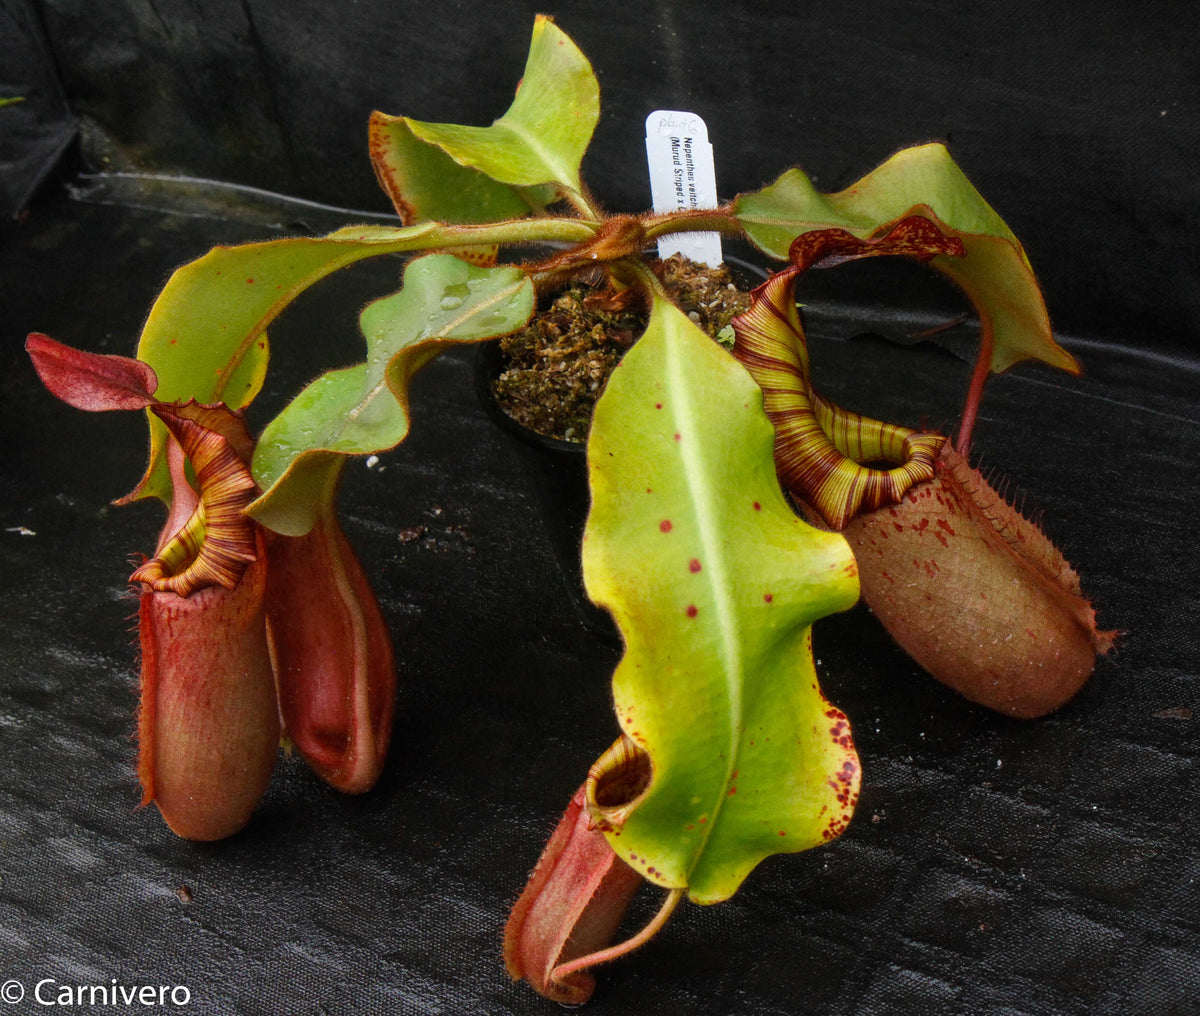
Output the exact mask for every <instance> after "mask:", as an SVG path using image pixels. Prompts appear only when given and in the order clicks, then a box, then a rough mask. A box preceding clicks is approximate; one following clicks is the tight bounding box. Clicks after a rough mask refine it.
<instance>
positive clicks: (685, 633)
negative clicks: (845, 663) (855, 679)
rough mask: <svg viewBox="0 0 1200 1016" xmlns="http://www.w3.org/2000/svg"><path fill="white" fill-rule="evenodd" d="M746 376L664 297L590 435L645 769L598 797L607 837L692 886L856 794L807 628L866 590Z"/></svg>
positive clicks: (595, 529) (627, 708) (617, 687)
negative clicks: (791, 465) (612, 799)
mask: <svg viewBox="0 0 1200 1016" xmlns="http://www.w3.org/2000/svg"><path fill="white" fill-rule="evenodd" d="M773 442H774V436H773V432H772V427H771V425H770V423H769V422H768V420H767V418H766V416H765V414H764V413H763V409H762V395H761V393H760V391H759V389H758V386H757V385H756V384H755V383H754V381H753V380H752V379H751V377H750V375H749V374H747V373H746V372H745V370H744V369H743V368H742V367H741V366H739V365H738V364H737V363H736V362H735V361H734V360H733V359H732V358H731V357H730V356H729V355H728V354H727V353H725V352H723V351H722V350H721V349H720V348H719V347H718V346H717V345H716V344H715V343H713V342H712V340H710V339H708V338H707V337H706V336H705V335H704V334H703V333H702V332H701V331H700V330H699V329H698V328H697V327H696V326H695V325H694V324H692V323H691V322H690V321H689V320H688V319H687V318H686V317H685V316H684V315H683V313H682V312H681V311H679V310H678V309H677V308H675V307H673V306H671V305H670V304H669V303H667V302H665V301H664V300H660V299H656V300H655V303H654V308H653V313H652V315H651V318H650V323H649V326H648V327H647V329H646V332H645V334H644V336H643V337H642V338H641V339H640V340H639V341H638V342H637V344H636V345H635V346H634V347H633V349H632V350H631V351H630V352H629V353H628V354H627V355H626V357H625V359H624V360H623V361H622V363H621V365H620V366H619V367H617V369H616V371H615V372H614V373H613V375H612V378H611V380H610V381H609V384H608V387H607V389H606V391H605V393H604V395H603V396H602V398H601V400H600V402H599V403H598V405H597V407H596V413H595V417H594V420H593V423H592V430H591V436H590V440H589V444H588V461H589V465H590V472H591V485H592V497H593V501H592V510H591V514H590V515H589V518H588V523H587V529H586V533H585V536H584V554H583V562H584V576H585V580H586V583H587V589H588V593H589V595H590V596H591V597H592V599H594V600H595V601H596V602H597V603H600V604H602V605H603V606H605V607H607V608H608V609H609V610H610V611H611V612H612V614H613V617H614V618H615V620H616V622H617V625H618V627H619V628H620V630H621V633H622V635H623V636H624V638H625V645H626V651H625V656H624V658H623V659H622V661H621V663H620V665H619V666H618V668H617V670H616V673H615V674H614V676H613V692H614V697H615V701H616V710H617V716H618V719H619V721H620V724H621V728H622V730H623V731H624V732H625V733H626V734H627V735H628V736H629V737H630V738H631V739H632V740H633V741H634V743H635V744H636V745H638V746H639V747H640V748H641V749H642V750H644V751H645V752H647V753H648V754H649V757H650V763H651V767H652V779H651V782H650V785H649V787H648V789H646V790H645V791H644V793H642V794H641V795H640V796H639V797H638V798H636V799H635V801H634V802H633V803H632V805H625V806H624V807H622V808H620V809H618V810H619V814H617V813H616V812H610V811H608V810H606V811H604V812H603V814H604V817H605V818H607V819H608V820H609V821H610V822H612V824H613V825H614V826H618V828H616V829H615V830H614V831H613V832H611V833H610V834H609V842H610V843H611V844H612V847H613V849H614V850H615V851H616V852H617V853H618V854H619V855H620V856H621V857H622V858H623V859H624V860H626V861H627V862H628V863H629V864H631V865H633V866H634V867H635V868H636V869H637V870H638V871H640V872H642V873H643V874H645V875H646V876H647V877H648V878H650V879H651V880H652V881H655V882H658V883H659V884H661V885H664V886H667V887H670V888H682V887H685V886H686V887H687V888H688V890H689V895H690V896H691V898H692V899H694V900H696V901H698V902H706V903H707V902H716V901H718V900H722V899H725V898H727V897H728V896H730V895H731V894H732V893H733V892H734V891H735V890H736V889H737V887H738V885H739V884H740V883H741V881H742V879H743V878H745V876H746V875H747V874H748V873H749V871H750V870H751V868H753V867H754V865H755V864H757V863H758V862H759V861H760V860H762V859H763V858H764V857H766V856H768V855H769V854H773V853H778V852H794V851H798V850H803V849H806V848H808V847H811V846H814V845H816V844H818V843H821V842H823V841H825V840H827V839H829V838H832V837H833V836H835V835H837V833H839V832H840V831H841V830H842V829H843V828H844V826H845V824H846V822H847V821H848V820H849V816H850V813H851V811H852V810H853V806H854V802H855V800H856V798H857V787H858V760H857V756H856V755H855V753H854V748H853V745H852V743H851V741H850V737H849V725H848V723H847V722H846V719H845V717H844V716H843V715H842V714H841V713H840V712H838V711H837V710H836V709H833V708H832V707H831V706H830V705H829V703H828V702H827V701H826V700H825V699H824V697H823V696H822V695H821V692H820V689H819V688H818V685H817V679H816V674H815V671H814V667H813V660H812V649H811V640H810V626H811V624H812V623H813V622H814V621H815V620H817V619H818V618H820V617H824V616H825V615H827V614H830V613H833V612H835V611H840V610H846V609H848V608H849V607H850V606H852V605H853V604H854V602H855V600H856V599H857V597H858V580H857V569H856V567H855V563H854V557H853V555H852V554H851V552H850V549H849V547H848V545H847V544H846V542H845V541H844V540H843V539H842V538H841V537H840V536H838V535H837V534H835V533H826V532H821V531H818V530H816V529H813V528H812V527H810V526H809V525H807V524H806V523H805V522H804V521H802V520H801V519H800V518H798V517H797V516H796V515H795V513H794V512H793V511H792V510H791V508H789V506H788V505H787V503H786V502H785V501H784V498H783V495H782V494H781V492H780V489H779V483H778V481H777V480H776V478H775V460H774V456H773V453H772V446H773Z"/></svg>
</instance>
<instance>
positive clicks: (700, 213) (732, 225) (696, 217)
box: [643, 205, 745, 240]
mask: <svg viewBox="0 0 1200 1016" xmlns="http://www.w3.org/2000/svg"><path fill="white" fill-rule="evenodd" d="M643 226H644V228H645V230H646V238H647V239H648V240H655V239H657V238H658V237H660V236H664V235H666V234H668V233H698V232H706V231H712V230H715V231H716V232H718V233H735V234H738V235H743V234H744V233H745V230H743V229H742V224H741V223H740V222H738V219H737V216H736V215H734V214H733V206H732V205H722V206H721V207H720V208H692V209H688V210H686V211H679V212H660V213H659V214H658V215H649V216H647V217H646V218H645V219H643Z"/></svg>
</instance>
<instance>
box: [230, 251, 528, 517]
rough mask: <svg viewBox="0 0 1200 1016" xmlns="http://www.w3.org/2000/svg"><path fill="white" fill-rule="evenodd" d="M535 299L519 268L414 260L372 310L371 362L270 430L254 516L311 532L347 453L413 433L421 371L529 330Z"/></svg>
mask: <svg viewBox="0 0 1200 1016" xmlns="http://www.w3.org/2000/svg"><path fill="white" fill-rule="evenodd" d="M534 302H535V295H534V289H533V284H532V283H531V282H530V281H529V279H528V278H527V277H526V276H525V275H524V273H522V272H521V270H520V269H518V268H514V267H508V266H506V267H499V268H478V267H475V266H474V265H469V264H467V263H465V262H464V261H461V260H460V259H458V258H457V257H454V256H452V255H449V254H431V255H429V256H427V257H422V258H417V259H416V260H414V261H412V262H410V263H409V265H408V266H407V268H406V269H405V271H404V287H403V288H402V289H401V290H400V291H399V292H398V293H395V294H393V295H391V296H387V297H384V298H383V299H380V300H376V301H375V302H374V303H372V304H369V305H368V306H367V308H366V309H365V310H364V311H363V312H362V317H361V319H360V324H361V326H362V332H363V335H364V336H365V337H366V340H367V360H366V362H365V363H360V364H357V365H355V366H353V367H346V368H344V369H342V370H334V371H330V372H329V373H327V374H324V375H322V376H321V377H319V378H317V380H316V381H314V382H313V383H312V384H310V385H309V386H308V387H307V388H305V389H304V391H302V392H301V393H300V394H299V395H298V396H297V397H296V398H295V400H293V401H292V403H291V404H290V405H288V406H287V408H286V409H284V411H283V412H282V413H280V414H279V416H277V417H276V418H275V419H274V420H272V421H271V422H270V423H269V424H268V425H267V427H266V429H265V430H264V431H263V433H262V436H261V437H260V438H259V442H258V447H257V448H256V450H255V453H254V462H253V465H252V468H253V472H254V478H255V480H257V481H258V484H259V486H260V487H262V488H263V489H264V491H265V493H264V494H263V495H262V496H261V497H260V498H259V499H258V500H257V501H256V502H255V503H254V504H253V505H252V506H251V507H250V514H251V515H253V516H254V517H255V518H257V519H258V520H259V521H260V522H262V523H263V524H264V525H267V526H269V527H270V528H272V529H275V530H276V531H278V532H281V533H284V534H286V535H289V536H298V535H301V534H303V533H305V532H307V531H308V529H310V528H311V526H312V524H313V522H314V521H315V519H316V516H315V511H316V506H317V502H316V501H315V500H314V498H313V492H314V491H315V490H319V489H322V488H323V487H324V486H325V485H327V484H328V483H329V482H330V479H331V477H333V476H336V470H338V469H340V466H341V462H342V460H343V459H344V457H345V456H347V455H366V454H370V453H372V452H379V451H384V450H385V449H388V448H392V447H394V446H395V445H397V444H399V443H400V442H401V441H403V440H404V438H405V436H406V435H407V434H408V428H409V406H408V385H409V382H410V381H411V380H412V377H413V375H414V374H415V373H416V372H417V371H418V370H419V369H420V368H421V367H423V366H424V365H425V364H426V363H428V362H429V361H430V360H431V359H433V358H434V357H435V356H436V355H437V354H438V353H440V352H441V351H442V350H444V349H446V348H447V347H449V346H451V345H454V344H456V343H464V342H478V341H480V340H482V339H488V338H492V337H494V336H497V335H504V334H506V333H507V332H511V331H514V330H515V329H517V328H520V327H521V325H523V324H524V323H525V322H526V321H528V320H529V318H530V316H531V315H532V314H533V310H534Z"/></svg>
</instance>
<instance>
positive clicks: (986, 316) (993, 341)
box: [734, 144, 1079, 373]
mask: <svg viewBox="0 0 1200 1016" xmlns="http://www.w3.org/2000/svg"><path fill="white" fill-rule="evenodd" d="M734 212H735V214H736V216H737V218H738V221H739V222H741V224H742V226H743V228H744V229H745V230H746V233H747V235H748V236H749V237H750V239H751V240H752V241H753V242H754V243H755V244H756V245H758V246H759V247H760V248H761V249H762V250H764V251H766V252H767V253H768V254H772V255H774V256H775V257H781V258H786V257H787V256H788V248H789V247H790V246H791V243H792V241H793V240H794V239H795V238H796V237H797V236H799V235H800V234H801V233H806V232H809V231H811V230H821V229H830V228H835V227H836V228H841V229H845V230H848V231H849V232H851V233H853V234H854V235H855V236H858V237H860V238H864V239H865V238H867V237H870V236H874V235H877V234H880V233H883V232H886V231H887V230H888V229H890V228H891V227H892V226H893V225H894V224H895V223H896V222H898V221H899V220H901V219H904V218H907V217H908V216H910V215H923V216H925V217H927V218H930V219H932V220H933V221H934V222H935V223H937V225H938V227H939V228H940V229H941V230H942V231H943V232H944V233H946V234H947V235H949V236H953V237H957V238H958V239H960V240H961V241H962V243H963V246H964V248H965V254H964V256H963V257H961V258H954V257H946V256H938V257H936V258H934V259H933V261H932V262H931V265H932V266H933V267H934V268H935V269H937V270H938V271H939V272H941V273H942V274H944V275H946V276H947V277H949V278H950V279H951V280H953V281H954V282H955V283H956V284H957V285H958V286H959V287H961V288H962V289H963V291H964V292H965V293H966V294H967V296H968V297H969V298H970V300H971V302H972V303H973V304H974V305H975V308H976V311H977V312H978V314H979V319H980V326H981V331H982V341H983V350H984V355H985V358H986V360H987V362H988V365H989V367H990V369H991V370H992V371H994V372H998V371H1002V370H1006V369H1007V368H1009V367H1011V366H1012V365H1013V364H1014V363H1017V362H1018V361H1020V360H1025V359H1037V360H1042V361H1044V362H1045V363H1048V364H1050V365H1051V366H1053V367H1059V368H1061V369H1063V370H1066V371H1070V372H1072V373H1078V372H1079V367H1078V364H1076V362H1075V359H1074V357H1072V356H1071V355H1070V354H1069V353H1068V352H1067V351H1066V350H1064V349H1063V348H1062V347H1061V346H1060V345H1059V344H1058V343H1057V342H1055V341H1054V336H1053V334H1052V333H1051V330H1050V319H1049V317H1048V316H1047V314H1046V305H1045V301H1044V300H1043V299H1042V293H1041V290H1040V288H1039V287H1038V284H1037V280H1036V279H1035V278H1034V275H1033V270H1032V269H1031V268H1030V265H1029V259H1028V258H1027V257H1026V256H1025V251H1024V249H1023V248H1022V247H1021V244H1020V242H1019V241H1018V240H1017V238H1016V237H1015V236H1014V235H1013V232H1012V230H1010V229H1009V228H1008V226H1007V225H1005V223H1004V220H1003V219H1001V218H1000V216H999V215H997V214H996V212H995V211H994V210H993V209H992V207H991V206H990V205H989V204H988V203H987V202H986V201H985V200H984V199H983V197H982V196H981V195H980V194H979V192H978V191H977V190H976V189H975V188H974V187H973V186H972V185H971V182H970V181H969V180H968V179H967V178H966V176H965V175H964V174H963V172H962V170H961V169H959V168H958V166H957V165H956V164H955V162H954V160H953V159H952V158H951V157H950V153H949V152H948V151H947V150H946V148H945V146H944V145H940V144H931V145H922V146H919V147H916V148H906V149H904V150H903V151H900V152H898V153H896V154H895V155H894V156H892V157H891V158H890V159H889V160H888V161H887V162H885V163H883V165H881V166H879V167H878V168H877V169H875V170H874V171H873V172H871V173H869V174H867V175H866V176H864V177H863V178H862V179H861V180H859V181H858V182H857V183H855V184H853V185H851V186H850V187H848V188H846V190H844V191H840V192H838V193H836V194H820V193H818V192H817V190H816V189H815V188H814V187H813V185H812V182H811V181H810V180H809V179H808V177H807V176H805V175H804V174H803V173H802V172H801V171H800V170H798V169H790V170H788V171H787V172H786V173H784V174H783V175H782V176H781V177H779V179H778V180H776V181H775V182H774V183H772V184H770V185H769V186H767V187H764V188H763V189H762V190H760V191H757V192H755V193H753V194H743V195H741V196H740V197H739V198H738V199H737V200H736V201H735V202H734Z"/></svg>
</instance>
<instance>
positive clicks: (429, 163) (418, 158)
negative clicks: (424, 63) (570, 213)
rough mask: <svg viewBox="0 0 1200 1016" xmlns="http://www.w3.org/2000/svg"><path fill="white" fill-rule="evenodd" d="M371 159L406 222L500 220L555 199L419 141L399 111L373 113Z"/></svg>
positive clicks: (385, 189) (513, 217) (525, 212)
mask: <svg viewBox="0 0 1200 1016" xmlns="http://www.w3.org/2000/svg"><path fill="white" fill-rule="evenodd" d="M368 134H369V141H370V150H371V162H372V164H373V165H374V167H375V175H376V176H377V177H378V178H379V183H380V185H381V186H382V187H383V189H384V191H386V192H387V195H388V197H390V198H391V199H392V204H394V205H395V206H396V212H397V213H398V214H399V216H400V221H401V222H403V223H405V224H406V225H412V224H413V223H417V222H424V221H427V220H430V219H433V220H436V221H438V222H453V223H472V222H500V221H502V220H504V219H518V218H520V217H521V216H523V215H528V214H529V212H530V211H531V210H538V209H541V208H542V207H544V206H545V205H547V204H549V203H551V202H552V201H553V200H554V199H555V194H554V192H553V190H551V191H550V192H545V191H541V190H538V189H537V188H524V187H511V186H509V185H508V184H504V183H499V182H497V181H496V180H493V179H492V178H491V177H490V176H488V175H487V174H486V173H483V172H481V171H480V170H478V169H473V168H471V167H470V166H462V165H459V164H458V163H457V162H455V161H454V160H453V159H452V158H451V157H450V156H449V155H447V154H446V152H444V151H443V150H442V149H441V148H439V147H437V146H436V145H432V144H429V143H428V142H425V141H422V140H420V139H419V138H418V137H417V136H416V135H415V134H413V132H412V129H411V128H410V127H409V125H408V121H407V120H406V119H405V118H404V117H401V116H388V115H387V114H386V113H379V112H376V113H372V114H371V123H370V127H369V129H368Z"/></svg>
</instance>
